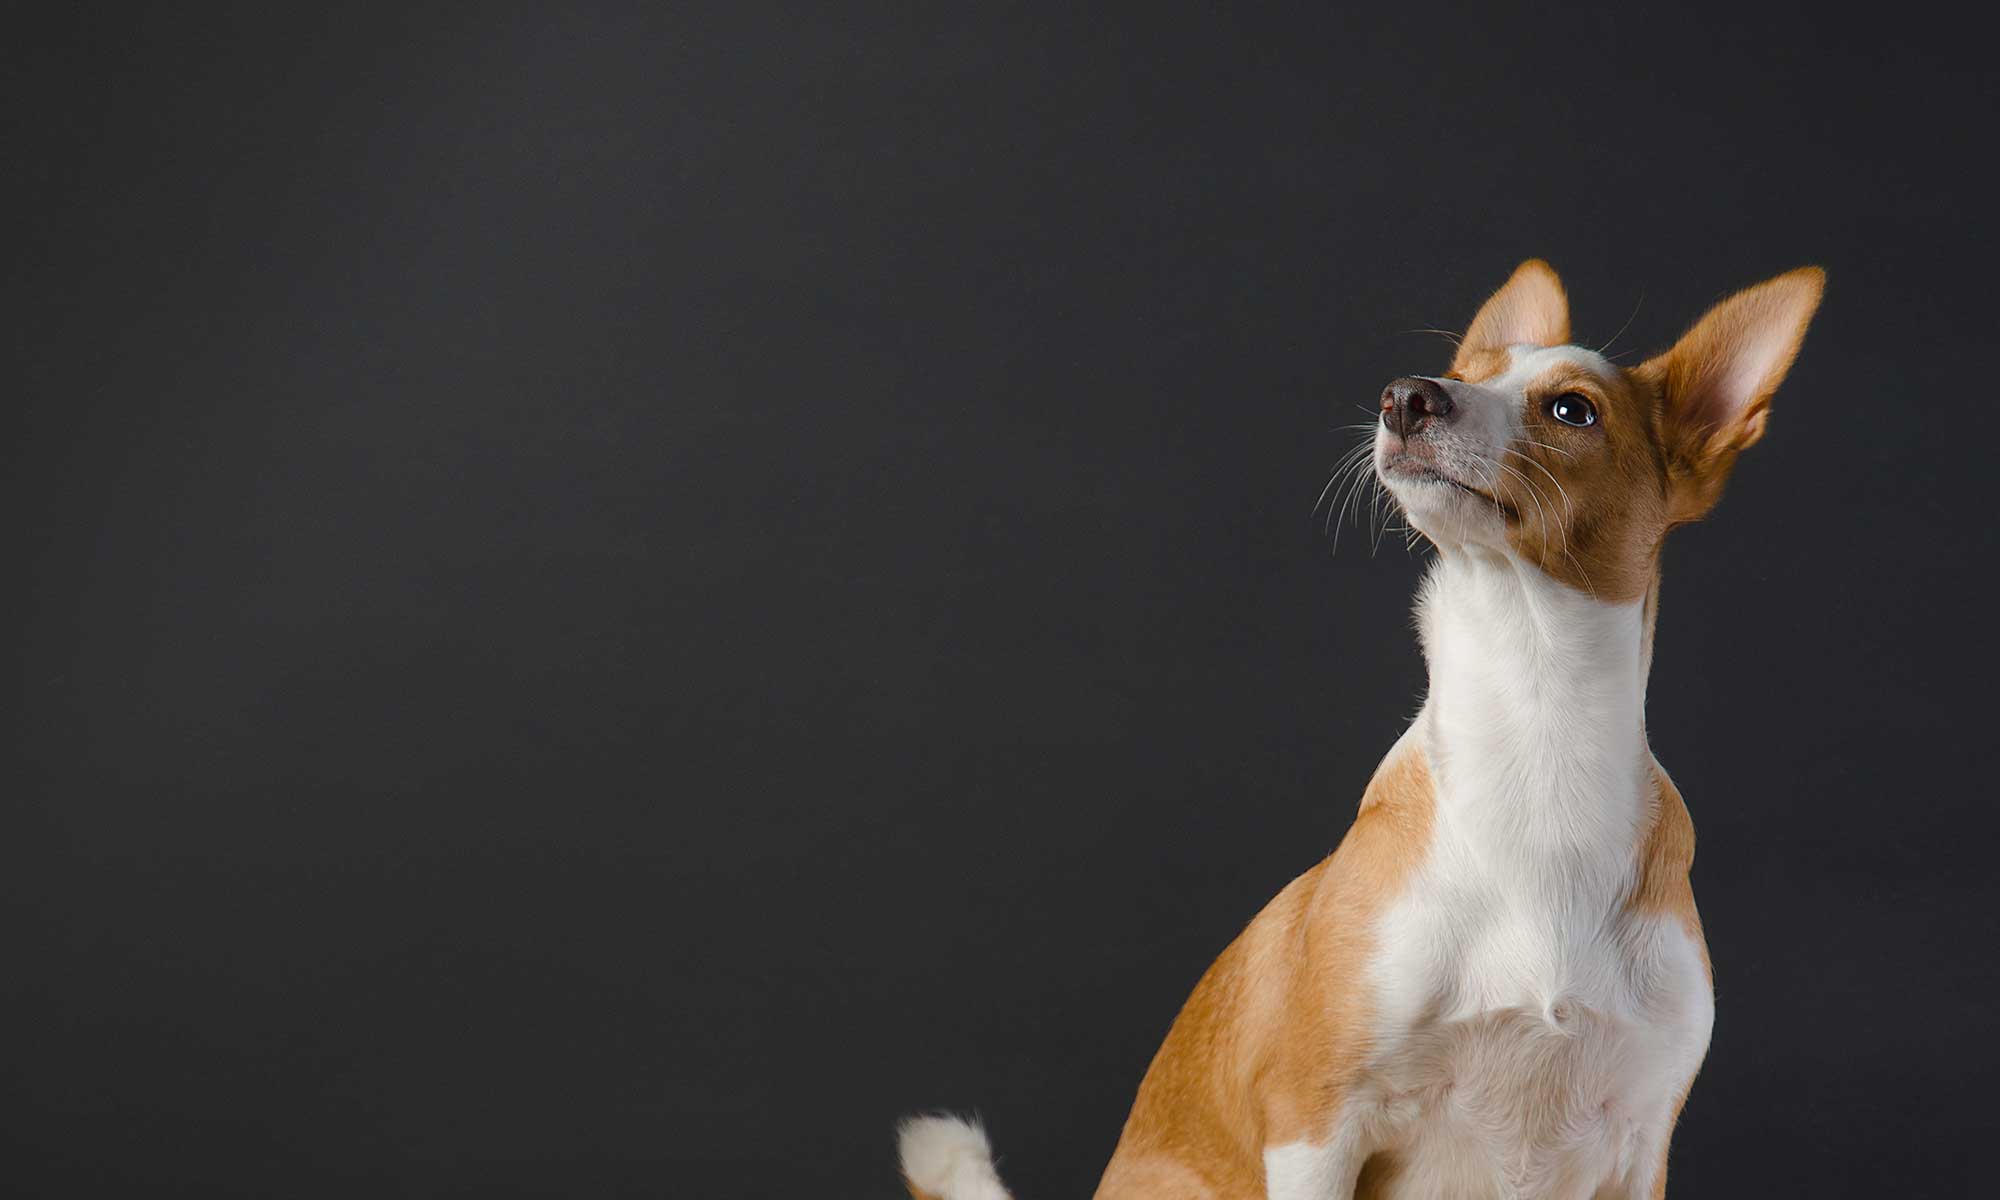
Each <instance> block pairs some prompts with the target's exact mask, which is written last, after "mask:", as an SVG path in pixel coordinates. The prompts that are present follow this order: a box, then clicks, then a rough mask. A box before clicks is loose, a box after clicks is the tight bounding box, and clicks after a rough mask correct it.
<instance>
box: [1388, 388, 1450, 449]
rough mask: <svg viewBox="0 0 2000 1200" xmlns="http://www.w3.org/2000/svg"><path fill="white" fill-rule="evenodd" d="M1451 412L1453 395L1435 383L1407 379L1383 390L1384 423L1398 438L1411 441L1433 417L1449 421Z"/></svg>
mask: <svg viewBox="0 0 2000 1200" xmlns="http://www.w3.org/2000/svg"><path fill="white" fill-rule="evenodd" d="M1452 408H1453V405H1452V402H1451V393H1450V392H1447V391H1445V390H1444V385H1443V384H1441V383H1439V382H1438V381H1437V380H1435V379H1416V378H1412V377H1408V376H1405V377H1404V378H1402V379H1398V380H1395V381H1394V382H1392V383H1391V384H1390V385H1389V386H1388V387H1385V388H1383V389H1382V419H1383V420H1384V421H1387V422H1388V423H1389V427H1390V428H1391V429H1394V430H1395V431H1396V435H1397V436H1398V437H1409V436H1410V435H1411V434H1413V433H1415V432H1417V431H1418V430H1420V429H1422V428H1423V427H1424V422H1426V421H1429V420H1431V419H1432V418H1433V417H1435V418H1436V419H1437V420H1440V421H1443V420H1447V419H1449V418H1450V417H1451V411H1452Z"/></svg>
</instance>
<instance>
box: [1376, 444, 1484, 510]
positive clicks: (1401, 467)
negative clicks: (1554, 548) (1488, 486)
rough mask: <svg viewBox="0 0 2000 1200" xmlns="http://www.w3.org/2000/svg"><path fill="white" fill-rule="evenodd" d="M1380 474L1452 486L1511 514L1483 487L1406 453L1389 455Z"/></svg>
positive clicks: (1412, 481)
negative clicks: (1478, 486) (1475, 485)
mask: <svg viewBox="0 0 2000 1200" xmlns="http://www.w3.org/2000/svg"><path fill="white" fill-rule="evenodd" d="M1382 474H1384V475H1387V476H1393V477H1394V478H1396V479H1398V480H1407V481H1409V482H1411V483H1434V484H1439V485H1442V486H1444V487H1448V488H1454V489H1456V490H1458V491H1461V492H1464V493H1465V494H1466V495H1468V496H1476V497H1478V498H1479V499H1481V500H1484V501H1485V502H1486V503H1488V504H1490V505H1492V506H1493V507H1494V508H1497V509H1499V510H1500V512H1501V513H1502V514H1503V515H1510V516H1511V515H1512V510H1510V509H1509V508H1508V507H1507V505H1506V504H1505V503H1503V502H1502V501H1501V500H1500V498H1499V497H1498V496H1495V495H1493V494H1492V493H1491V492H1488V491H1486V490H1484V489H1483V488H1477V487H1474V486H1473V485H1471V484H1469V483H1467V482H1465V481H1464V480H1463V479H1459V478H1457V477H1456V476H1453V475H1449V474H1447V473H1445V472H1444V471H1443V470H1442V469H1440V468H1439V467H1438V466H1437V464H1436V463H1433V462H1427V461H1425V460H1423V459H1420V458H1417V457H1415V456H1413V455H1411V454H1408V453H1401V454H1395V455H1392V456H1390V458H1389V459H1388V461H1386V462H1384V463H1383V464H1382Z"/></svg>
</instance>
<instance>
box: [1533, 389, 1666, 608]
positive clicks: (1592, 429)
mask: <svg viewBox="0 0 2000 1200" xmlns="http://www.w3.org/2000/svg"><path fill="white" fill-rule="evenodd" d="M1566 393H1576V394H1578V395H1581V396H1583V397H1584V398H1585V399H1586V400H1588V401H1589V402H1590V404H1591V406H1592V407H1593V408H1595V409H1596V410H1597V423H1596V424H1595V425H1592V426H1589V427H1587V428H1581V429H1579V428H1576V427H1574V426H1570V425H1565V424H1563V423H1562V422H1560V421H1558V420H1556V419H1555V418H1554V417H1553V416H1551V415H1550V414H1549V406H1550V404H1551V403H1552V402H1553V401H1554V400H1555V399H1556V398H1557V397H1559V396H1562V395H1564V394H1566ZM1525 407H1526V411H1525V414H1524V426H1523V436H1522V437H1521V439H1520V440H1519V442H1518V443H1517V445H1515V446H1513V447H1510V448H1509V449H1508V450H1507V451H1506V459H1505V461H1506V463H1507V464H1508V466H1510V467H1511V468H1512V469H1513V470H1512V471H1511V472H1508V471H1502V472H1499V476H1500V478H1499V480H1498V481H1497V482H1498V486H1497V487H1496V489H1495V491H1496V493H1497V494H1498V497H1499V499H1500V500H1501V501H1502V502H1503V503H1504V504H1505V506H1506V508H1507V509H1508V510H1509V512H1508V517H1509V520H1508V531H1507V536H1508V542H1509V544H1511V545H1512V546H1513V548H1514V550H1515V552H1516V553H1518V554H1520V555H1521V556H1522V557H1523V558H1525V559H1527V560H1528V561H1529V562H1532V563H1534V564H1535V565H1536V566H1537V567H1539V568H1541V570H1542V571H1543V572H1544V573H1546V574H1547V575H1549V576H1550V577H1551V578H1554V579H1557V580H1560V581H1561V582H1563V583H1565V584H1567V585H1569V586H1570V587H1573V588H1576V589H1578V590H1579V591H1584V592H1588V593H1590V594H1591V595H1593V596H1596V597H1597V598H1598V599H1600V600H1604V601H1610V602H1624V601H1630V600H1636V599H1638V598H1640V597H1641V596H1644V595H1645V594H1646V592H1647V590H1648V589H1649V588H1650V587H1651V586H1652V581H1653V576H1654V572H1655V570H1656V566H1657V563H1658V561H1659V549H1660V540H1661V538H1663V537H1664V536H1665V535H1666V531H1667V504H1666V488H1667V476H1666V466H1665V463H1664V461H1663V460H1662V458H1661V455H1660V451H1659V446H1658V441H1657V425H1656V421H1655V415H1654V414H1655V408H1656V403H1655V400H1654V397H1653V394H1652V392H1651V391H1650V389H1649V388H1648V387H1647V386H1646V384H1645V383H1644V382H1643V381H1640V380H1635V379H1633V378H1632V377H1631V376H1630V375H1629V374H1627V373H1626V372H1622V371H1621V372H1617V373H1615V374H1613V375H1610V376H1604V375H1600V374H1598V373H1597V372H1594V371H1592V370H1590V369H1589V368H1587V367H1584V366H1582V365H1581V364H1578V363H1562V364H1559V365H1557V366H1555V367H1553V368H1551V369H1550V370H1548V371H1546V372H1544V373H1543V374H1542V375H1541V377H1540V378H1538V379H1536V380H1535V381H1534V382H1533V383H1531V384H1529V386H1528V389H1527V394H1526V400H1525Z"/></svg>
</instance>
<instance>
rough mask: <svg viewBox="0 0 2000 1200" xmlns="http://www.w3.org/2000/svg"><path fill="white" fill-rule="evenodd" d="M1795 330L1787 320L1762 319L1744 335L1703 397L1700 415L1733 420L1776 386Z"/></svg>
mask: <svg viewBox="0 0 2000 1200" xmlns="http://www.w3.org/2000/svg"><path fill="white" fill-rule="evenodd" d="M1796 337H1797V331H1796V330H1795V329H1793V328H1791V327H1790V324H1789V322H1783V321H1777V320H1766V321H1763V322H1762V323H1760V324H1758V325H1756V326H1754V327H1753V328H1752V329H1751V330H1749V331H1747V332H1746V333H1745V335H1744V338H1743V341H1742V343H1741V344H1740V345H1738V347H1737V349H1736V353H1735V355H1734V356H1732V358H1731V359H1730V361H1729V363H1728V364H1727V366H1726V367H1725V368H1724V370H1723V371H1722V374H1721V377H1720V378H1718V379H1717V380H1716V381H1715V384H1714V386H1713V387H1711V388H1710V389H1709V392H1710V394H1709V395H1708V396H1705V397H1704V398H1703V405H1704V407H1706V408H1708V409H1710V411H1708V412H1706V413H1705V414H1704V415H1705V416H1707V417H1709V418H1710V419H1711V422H1712V423H1713V424H1716V425H1721V424H1724V423H1726V422H1729V421H1733V420H1735V419H1736V417H1737V415H1738V414H1739V413H1741V412H1742V411H1743V409H1744V407H1745V406H1747V405H1748V404H1749V403H1750V402H1751V401H1752V400H1755V399H1756V398H1757V397H1759V396H1762V395H1766V394H1768V393H1769V392H1770V391H1771V390H1772V389H1773V388H1775V387H1776V386H1777V383H1778V380H1777V377H1778V376H1779V375H1780V374H1781V373H1782V372H1783V371H1784V369H1785V360H1786V359H1787V358H1789V357H1790V356H1791V352H1792V345H1793V342H1794V339H1795V338H1796Z"/></svg>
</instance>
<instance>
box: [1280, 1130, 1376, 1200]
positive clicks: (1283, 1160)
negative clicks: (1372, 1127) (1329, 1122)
mask: <svg viewBox="0 0 2000 1200" xmlns="http://www.w3.org/2000/svg"><path fill="white" fill-rule="evenodd" d="M1365 1132H1366V1130H1365V1129H1364V1126H1363V1123H1362V1122H1361V1121H1359V1120H1357V1119H1354V1118H1353V1117H1348V1118H1346V1119H1344V1120H1341V1121H1340V1122H1338V1123H1337V1124H1336V1125H1335V1127H1334V1133H1333V1136H1332V1137H1330V1138H1327V1139H1325V1140H1323V1141H1320V1142H1317V1143H1315V1142H1309V1141H1296V1142H1287V1143H1285V1144H1283V1145H1277V1146H1266V1147H1265V1148H1264V1194H1265V1198H1266V1200H1354V1189H1355V1186H1356V1184H1357V1183H1358V1182H1359V1180H1360V1178H1361V1168H1362V1165H1363V1164H1365V1163H1366V1162H1367V1161H1368V1156H1369V1154H1370V1153H1372V1151H1373V1147H1372V1146H1370V1145H1367V1144H1366V1139H1365V1137H1364V1134H1365Z"/></svg>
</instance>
